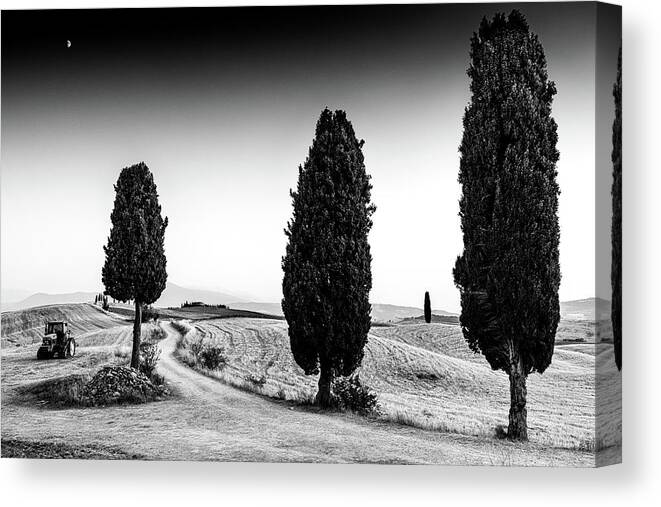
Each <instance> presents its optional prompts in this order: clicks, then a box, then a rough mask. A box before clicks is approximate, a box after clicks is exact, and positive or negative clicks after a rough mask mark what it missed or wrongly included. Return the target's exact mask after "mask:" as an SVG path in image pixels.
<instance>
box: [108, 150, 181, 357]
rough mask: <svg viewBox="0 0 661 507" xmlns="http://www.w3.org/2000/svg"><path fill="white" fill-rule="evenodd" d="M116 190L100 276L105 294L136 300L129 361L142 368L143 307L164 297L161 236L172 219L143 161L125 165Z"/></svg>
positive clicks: (119, 298)
mask: <svg viewBox="0 0 661 507" xmlns="http://www.w3.org/2000/svg"><path fill="white" fill-rule="evenodd" d="M115 192H116V194H115V205H114V209H113V211H112V214H111V215H110V220H111V222H112V227H111V229H110V236H109V237H108V243H107V245H106V246H105V247H104V251H105V254H106V259H105V264H104V266H103V269H102V279H103V284H104V285H105V287H106V290H105V293H106V294H108V295H110V296H111V297H112V298H115V299H118V300H120V301H127V300H131V299H132V300H134V301H135V319H134V322H133V350H132V353H131V367H132V368H138V366H139V361H140V322H141V320H142V316H141V308H142V305H145V304H151V303H153V302H155V301H156V300H157V299H158V298H159V297H160V295H161V292H163V290H164V289H165V283H166V281H167V273H166V271H165V265H166V259H165V252H164V246H163V241H164V239H165V228H166V227H167V225H168V219H167V218H163V217H161V206H160V204H159V203H158V193H157V191H156V184H155V183H154V177H153V175H152V173H151V172H150V171H149V168H148V167H147V166H146V165H145V164H144V163H143V162H141V163H139V164H136V165H133V166H131V167H126V168H124V169H122V172H121V173H120V175H119V179H118V180H117V184H116V185H115ZM105 302H107V296H106V298H105V299H104V303H105Z"/></svg>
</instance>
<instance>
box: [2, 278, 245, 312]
mask: <svg viewBox="0 0 661 507" xmlns="http://www.w3.org/2000/svg"><path fill="white" fill-rule="evenodd" d="M15 292H16V291H15ZM16 293H17V294H18V293H19V292H16ZM96 294H97V293H96V292H82V291H81V292H69V293H64V294H46V293H43V292H38V293H36V294H32V295H31V296H28V297H26V298H25V299H22V300H20V301H16V302H7V303H5V301H4V299H3V302H2V311H3V312H5V311H16V310H25V309H27V308H35V307H37V306H46V305H57V304H72V303H91V302H92V301H94V296H96ZM240 300H241V298H238V297H237V296H235V295H232V294H225V293H223V292H217V291H212V290H203V289H189V288H187V287H182V286H181V285H177V284H174V283H172V282H168V283H167V285H166V287H165V290H164V291H163V293H162V294H161V297H160V299H159V300H158V301H157V302H156V303H155V304H154V306H157V307H160V308H168V307H177V308H178V307H179V306H180V305H181V303H183V302H184V301H204V302H205V303H207V304H210V305H217V304H227V303H229V302H230V301H240Z"/></svg>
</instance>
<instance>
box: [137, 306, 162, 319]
mask: <svg viewBox="0 0 661 507" xmlns="http://www.w3.org/2000/svg"><path fill="white" fill-rule="evenodd" d="M159 317H160V315H159V313H158V310H155V309H154V308H153V307H152V306H144V307H143V308H142V321H141V322H143V323H145V322H149V321H152V320H153V321H154V322H156V321H157V320H158V319H159Z"/></svg>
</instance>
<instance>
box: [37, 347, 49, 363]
mask: <svg viewBox="0 0 661 507" xmlns="http://www.w3.org/2000/svg"><path fill="white" fill-rule="evenodd" d="M37 359H39V360H42V359H48V350H44V349H42V348H41V347H40V348H39V350H37Z"/></svg>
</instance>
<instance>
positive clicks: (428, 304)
mask: <svg viewBox="0 0 661 507" xmlns="http://www.w3.org/2000/svg"><path fill="white" fill-rule="evenodd" d="M425 322H426V323H427V324H429V323H430V322H431V300H430V299H429V291H427V292H425Z"/></svg>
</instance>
